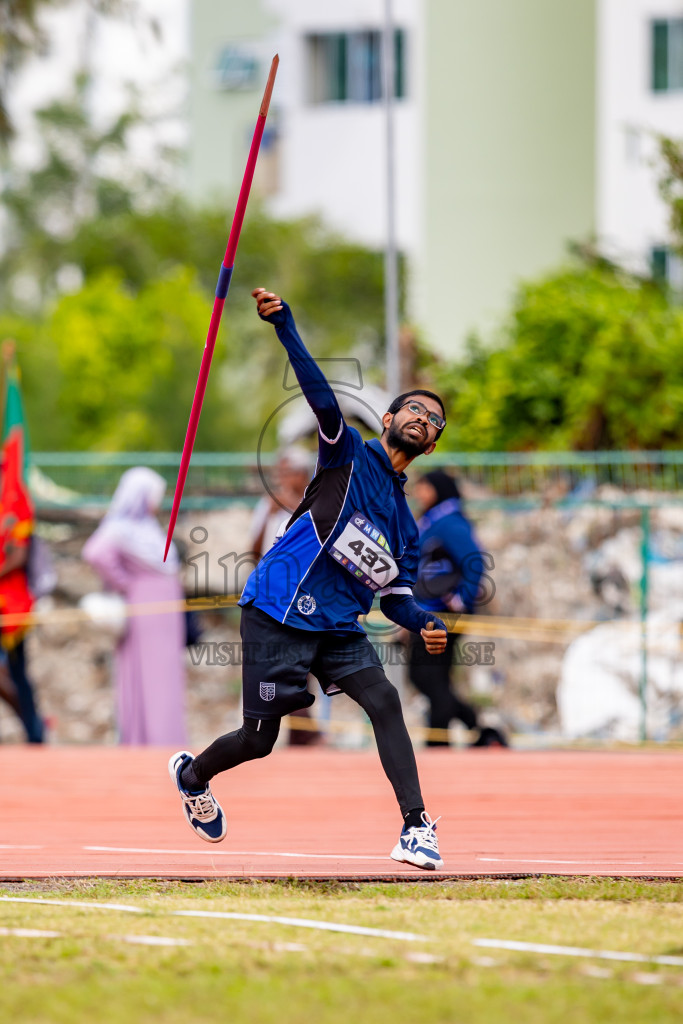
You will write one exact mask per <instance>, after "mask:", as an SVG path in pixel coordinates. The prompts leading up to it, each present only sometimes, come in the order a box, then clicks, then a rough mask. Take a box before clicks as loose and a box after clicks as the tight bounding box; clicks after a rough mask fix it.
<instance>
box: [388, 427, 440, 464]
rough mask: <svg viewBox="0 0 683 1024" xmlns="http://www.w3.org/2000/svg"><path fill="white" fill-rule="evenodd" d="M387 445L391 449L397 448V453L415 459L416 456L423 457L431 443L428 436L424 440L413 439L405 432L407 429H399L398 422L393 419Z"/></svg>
mask: <svg viewBox="0 0 683 1024" xmlns="http://www.w3.org/2000/svg"><path fill="white" fill-rule="evenodd" d="M387 444H388V445H389V447H390V448H395V449H396V450H397V451H399V452H403V454H404V455H408V456H409V457H410V458H411V459H414V458H415V456H416V455H422V453H423V452H424V451H426V449H427V448H429V445H430V444H431V441H430V440H429V437H428V436H427V435H425V436H424V438H422V439H420V438H419V437H412V436H411V435H410V434H407V433H406V432H405V428H403V429H402V428H401V427H397V426H396V420H395V419H393V420H392V421H391V423H390V425H389V431H388V434H387Z"/></svg>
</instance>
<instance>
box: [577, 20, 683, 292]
mask: <svg viewBox="0 0 683 1024" xmlns="http://www.w3.org/2000/svg"><path fill="white" fill-rule="evenodd" d="M597 67H598V80H597V97H596V107H597V111H598V118H597V154H596V156H597V160H596V174H597V193H596V231H597V235H598V237H599V239H600V241H601V244H602V246H603V247H604V249H605V250H606V251H607V252H608V253H610V254H612V255H613V256H614V257H615V258H616V259H617V260H618V261H619V262H622V263H624V264H625V265H627V266H629V267H631V268H633V269H634V270H636V271H644V270H647V269H648V267H649V266H650V265H651V264H652V262H653V258H654V261H655V264H656V266H657V269H658V270H659V271H660V272H664V271H667V270H668V273H669V276H670V277H671V278H672V279H673V283H675V284H676V286H677V287H679V288H681V289H683V275H682V274H681V264H680V261H679V260H676V259H673V260H672V259H671V258H670V256H669V255H667V243H668V241H669V230H668V224H667V213H666V208H665V206H664V204H663V203H662V201H661V199H660V198H659V194H658V191H657V172H656V148H657V144H656V137H657V135H660V134H661V135H672V136H674V137H678V138H683V2H682V0H601V2H600V4H599V5H598V61H597Z"/></svg>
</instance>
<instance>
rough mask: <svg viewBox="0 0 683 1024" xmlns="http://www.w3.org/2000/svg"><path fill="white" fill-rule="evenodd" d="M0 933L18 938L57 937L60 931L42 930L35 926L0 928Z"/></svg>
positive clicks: (60, 935)
mask: <svg viewBox="0 0 683 1024" xmlns="http://www.w3.org/2000/svg"><path fill="white" fill-rule="evenodd" d="M0 935H2V936H6V935H12V936H14V937H15V938H19V939H59V938H61V937H62V932H42V931H38V930H37V929H36V928H0Z"/></svg>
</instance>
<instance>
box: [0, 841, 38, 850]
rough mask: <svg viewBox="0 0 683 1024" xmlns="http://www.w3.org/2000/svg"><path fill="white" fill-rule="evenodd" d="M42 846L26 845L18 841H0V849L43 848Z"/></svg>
mask: <svg viewBox="0 0 683 1024" xmlns="http://www.w3.org/2000/svg"><path fill="white" fill-rule="evenodd" d="M44 849H45V847H44V846H26V845H19V844H18V843H0V850H44Z"/></svg>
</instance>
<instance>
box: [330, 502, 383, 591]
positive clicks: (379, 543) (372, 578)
mask: <svg viewBox="0 0 683 1024" xmlns="http://www.w3.org/2000/svg"><path fill="white" fill-rule="evenodd" d="M329 554H330V555H331V556H332V558H334V560H335V562H338V563H339V565H341V566H342V567H343V568H344V569H346V570H347V571H348V572H350V573H351V575H352V576H354V577H355V578H356V579H357V580H358V582H359V583H364V584H365V586H366V587H370V589H371V590H380V589H381V588H382V587H386V586H387V585H388V584H389V583H390V582H391V580H393V579H395V578H396V576H398V566H397V565H396V562H395V561H394V559H393V558H392V557H391V549H390V548H389V543H388V541H387V539H386V537H385V536H384V535H383V534H382V533H381V531H380V530H378V529H377V527H376V526H374V525H373V523H371V522H370V520H369V519H368V518H367V517H366V516H364V515H363V513H362V512H354V513H353V515H352V516H351V518H350V519H349V521H348V523H347V524H346V526H345V527H344V530H343V532H342V533H341V534H340V535H339V536H338V537H337V539H336V541H335V542H334V544H333V545H332V547H331V548H330V549H329Z"/></svg>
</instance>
